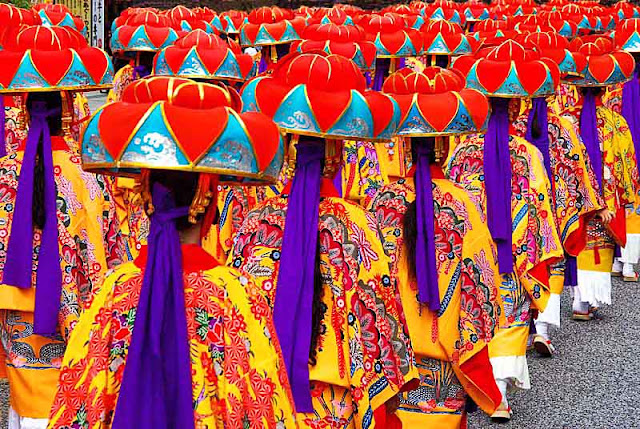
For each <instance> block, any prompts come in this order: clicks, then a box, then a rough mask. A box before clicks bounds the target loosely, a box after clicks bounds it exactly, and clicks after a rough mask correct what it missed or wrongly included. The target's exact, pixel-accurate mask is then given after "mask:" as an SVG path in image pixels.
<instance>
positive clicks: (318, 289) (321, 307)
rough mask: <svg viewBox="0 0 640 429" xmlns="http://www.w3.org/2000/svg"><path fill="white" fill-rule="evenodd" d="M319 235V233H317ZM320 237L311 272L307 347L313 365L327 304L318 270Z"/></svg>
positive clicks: (320, 273)
mask: <svg viewBox="0 0 640 429" xmlns="http://www.w3.org/2000/svg"><path fill="white" fill-rule="evenodd" d="M318 235H319V234H318ZM320 264H321V261H320V237H318V245H317V246H316V260H315V269H314V274H313V306H312V308H311V312H312V315H311V345H310V347H309V363H310V364H311V365H312V366H313V365H315V364H316V363H317V360H316V357H317V355H318V339H319V338H320V335H321V334H322V319H324V315H325V313H326V312H327V306H326V305H325V303H324V301H322V298H323V296H324V282H323V281H322V271H321V270H320Z"/></svg>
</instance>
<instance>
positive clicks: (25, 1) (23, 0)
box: [0, 0, 31, 9]
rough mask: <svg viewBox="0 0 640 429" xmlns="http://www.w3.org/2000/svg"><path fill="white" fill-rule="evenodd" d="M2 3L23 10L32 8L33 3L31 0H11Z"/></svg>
mask: <svg viewBox="0 0 640 429" xmlns="http://www.w3.org/2000/svg"><path fill="white" fill-rule="evenodd" d="M0 3H9V4H12V5H14V6H17V7H21V8H23V9H30V8H31V2H30V1H29V0H11V1H6V0H0Z"/></svg>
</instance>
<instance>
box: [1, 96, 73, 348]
mask: <svg viewBox="0 0 640 429" xmlns="http://www.w3.org/2000/svg"><path fill="white" fill-rule="evenodd" d="M46 107H47V106H46V103H43V102H35V103H34V104H33V109H32V111H31V123H30V125H29V135H28V136H27V143H26V147H25V151H24V157H23V159H22V168H21V169H20V177H19V179H18V191H17V195H16V203H15V204H16V206H15V209H14V212H13V222H11V236H10V237H9V244H8V246H7V259H6V261H5V266H4V276H3V279H2V282H3V283H4V284H6V285H11V286H14V287H18V288H21V289H28V288H30V287H31V276H32V272H33V253H34V249H33V191H34V180H35V177H34V176H35V165H36V157H37V155H38V147H39V146H40V144H42V158H43V159H42V163H43V167H44V213H45V222H44V228H43V229H42V234H41V242H40V248H39V251H38V269H37V272H36V284H35V286H36V298H35V314H34V333H36V334H38V335H43V336H53V335H55V334H56V332H57V329H56V328H57V325H58V312H59V310H60V293H61V291H62V270H61V268H60V248H59V243H58V216H57V206H56V198H57V191H56V183H55V179H54V171H53V170H54V166H53V153H52V148H51V135H50V134H49V126H48V124H47V117H48V116H51V115H53V114H54V113H55V111H47V110H46ZM2 110H3V112H4V109H2Z"/></svg>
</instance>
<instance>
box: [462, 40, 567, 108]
mask: <svg viewBox="0 0 640 429" xmlns="http://www.w3.org/2000/svg"><path fill="white" fill-rule="evenodd" d="M453 67H454V68H455V69H457V70H459V71H460V72H461V73H462V74H463V75H464V76H465V77H466V80H467V88H473V89H477V90H478V91H480V92H482V93H484V94H486V95H488V96H491V97H505V98H521V97H544V96H547V95H552V94H554V93H555V89H556V87H557V86H558V83H559V80H560V70H559V68H558V65H557V64H556V63H555V62H554V61H553V60H551V59H549V58H540V54H539V53H538V52H536V51H534V50H531V49H525V47H523V46H522V45H521V44H519V43H517V42H514V41H512V40H508V41H506V42H503V43H502V44H501V45H499V46H496V47H494V48H491V49H484V50H481V51H480V52H478V54H477V56H472V55H465V56H462V57H459V58H458V59H457V60H456V61H455V62H454V63H453Z"/></svg>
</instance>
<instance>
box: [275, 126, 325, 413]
mask: <svg viewBox="0 0 640 429" xmlns="http://www.w3.org/2000/svg"><path fill="white" fill-rule="evenodd" d="M297 151H298V154H297V160H296V170H295V175H294V177H293V182H292V184H291V193H290V194H289V201H288V204H287V216H286V219H285V229H284V237H283V239H282V257H281V261H280V271H279V273H278V285H277V289H276V298H275V305H274V309H273V321H274V324H275V328H276V332H277V333H278V339H279V341H280V347H281V348H282V355H283V357H284V362H285V365H286V367H287V374H288V375H289V383H290V384H291V390H292V392H293V399H294V402H295V406H296V410H297V412H299V413H309V412H313V405H312V403H311V391H310V388H309V348H310V347H311V330H312V313H313V310H312V307H313V286H314V277H315V261H316V250H317V243H318V219H319V205H320V182H321V179H322V164H323V160H324V153H325V149H324V141H319V140H318V139H313V138H309V137H304V136H301V137H300V141H299V142H298V145H297Z"/></svg>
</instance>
